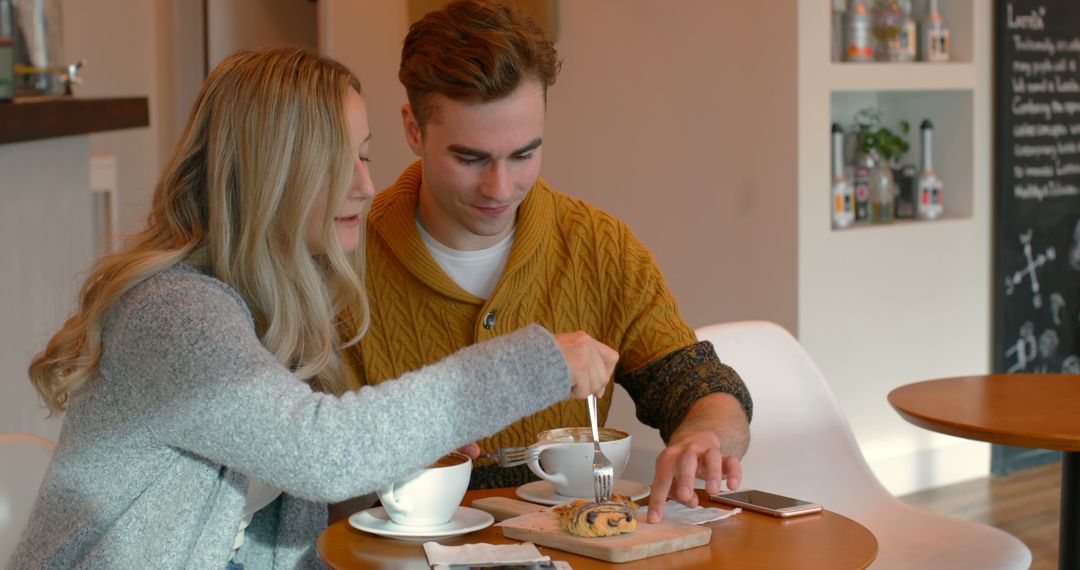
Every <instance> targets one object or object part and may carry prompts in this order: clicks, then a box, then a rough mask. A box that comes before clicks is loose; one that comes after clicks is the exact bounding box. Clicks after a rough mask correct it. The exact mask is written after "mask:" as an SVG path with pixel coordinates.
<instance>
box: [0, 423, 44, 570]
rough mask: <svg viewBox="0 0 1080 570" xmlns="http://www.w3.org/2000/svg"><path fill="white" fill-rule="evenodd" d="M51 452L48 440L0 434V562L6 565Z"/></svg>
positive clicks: (36, 492)
mask: <svg viewBox="0 0 1080 570" xmlns="http://www.w3.org/2000/svg"><path fill="white" fill-rule="evenodd" d="M52 453H53V444H52V442H50V441H49V440H47V439H44V438H41V437H38V436H36V435H30V434H24V433H18V434H0V564H7V561H8V559H9V558H11V555H12V553H13V552H14V551H15V545H16V544H18V542H19V536H20V535H21V534H22V531H23V528H24V527H25V526H26V521H27V520H28V519H29V518H30V511H31V510H32V509H33V508H34V501H35V500H37V494H38V488H39V487H40V486H41V480H42V479H44V478H45V471H46V469H48V467H49V461H50V460H51V459H52Z"/></svg>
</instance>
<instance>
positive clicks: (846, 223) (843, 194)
mask: <svg viewBox="0 0 1080 570" xmlns="http://www.w3.org/2000/svg"><path fill="white" fill-rule="evenodd" d="M832 175H833V179H832V227H833V228H834V229H843V228H850V227H851V225H852V224H854V223H855V204H854V202H855V191H854V188H852V186H851V182H850V181H848V179H847V177H845V176H844V129H842V128H841V127H840V124H839V123H833V125H832Z"/></svg>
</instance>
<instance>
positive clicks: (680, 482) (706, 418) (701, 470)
mask: <svg viewBox="0 0 1080 570" xmlns="http://www.w3.org/2000/svg"><path fill="white" fill-rule="evenodd" d="M749 441H750V429H749V425H748V424H747V421H746V413H745V412H743V409H742V406H741V405H740V404H739V402H738V400H736V399H735V398H734V397H732V396H731V395H729V394H723V393H715V394H709V395H708V396H705V397H704V398H702V399H700V400H698V401H697V402H696V403H695V404H694V405H693V407H691V408H690V411H689V412H688V413H687V414H686V417H685V418H684V419H683V421H682V423H681V424H679V428H678V429H676V430H675V433H673V434H672V435H671V440H670V441H669V442H668V447H667V449H665V450H664V451H663V452H662V453H660V456H659V457H657V459H656V475H655V476H654V477H653V482H652V492H651V496H650V498H649V515H648V522H649V523H653V524H655V523H658V522H660V521H661V520H663V518H664V506H665V503H667V500H666V499H667V498H668V497H672V498H674V499H675V500H677V501H679V502H680V503H682V504H684V505H686V506H688V507H696V506H697V505H698V497H697V493H696V492H694V479H704V480H705V490H706V492H708V493H709V494H710V495H712V494H715V493H719V492H720V491H721V490H722V487H721V485H722V481H723V480H724V479H727V486H728V489H733V490H734V489H737V488H738V487H739V484H740V483H741V482H742V463H741V462H740V459H739V458H740V457H742V456H743V454H745V453H746V448H747V447H748V445H749ZM672 491H673V492H672Z"/></svg>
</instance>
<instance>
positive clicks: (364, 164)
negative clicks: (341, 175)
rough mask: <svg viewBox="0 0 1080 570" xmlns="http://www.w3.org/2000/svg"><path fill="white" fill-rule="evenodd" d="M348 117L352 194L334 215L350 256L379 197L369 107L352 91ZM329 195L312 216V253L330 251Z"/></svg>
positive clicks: (308, 235)
mask: <svg viewBox="0 0 1080 570" xmlns="http://www.w3.org/2000/svg"><path fill="white" fill-rule="evenodd" d="M346 114H347V115H348V117H349V134H350V139H351V140H352V157H353V172H352V181H351V182H350V183H349V191H348V193H346V194H345V199H344V200H343V201H342V203H341V204H340V205H339V206H338V207H337V210H336V211H335V212H334V230H335V231H336V232H337V237H338V241H339V242H340V243H341V249H342V250H343V251H345V252H346V253H347V252H350V251H352V250H354V249H356V248H357V246H359V245H360V232H362V231H364V228H363V227H362V226H361V222H363V214H364V211H365V210H366V209H367V207H368V205H369V204H371V199H372V198H373V197H374V196H375V185H374V184H373V183H372V182H371V173H370V172H369V171H368V163H369V162H370V161H369V158H368V156H369V155H368V153H369V152H370V150H371V129H369V128H368V119H367V105H365V104H364V99H363V98H362V97H360V94H359V93H357V92H356V91H353V90H352V89H350V90H349V95H348V99H347V103H346ZM327 194H328V192H327V191H326V190H323V191H322V192H320V193H319V197H318V198H317V199H316V201H315V205H314V207H312V209H311V214H310V215H309V216H308V220H307V228H306V230H305V235H304V237H305V240H306V241H307V245H308V249H309V250H310V251H311V253H323V252H325V251H326V247H325V245H324V244H323V239H322V223H323V218H324V217H325V216H326V208H327V204H326V196H327Z"/></svg>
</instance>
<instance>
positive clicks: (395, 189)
mask: <svg viewBox="0 0 1080 570" xmlns="http://www.w3.org/2000/svg"><path fill="white" fill-rule="evenodd" d="M422 166H423V165H422V163H421V161H419V160H418V161H416V162H414V163H412V164H411V165H409V167H408V168H406V169H405V170H404V171H403V172H402V173H401V175H400V176H399V177H398V179H397V180H396V181H395V182H394V184H393V185H392V186H390V187H389V188H387V189H386V190H384V191H382V192H380V193H379V194H378V195H377V196H376V197H375V201H374V202H373V203H372V206H371V213H370V214H369V215H368V225H369V231H370V232H372V233H376V234H378V236H379V237H380V238H381V239H382V241H383V243H385V244H386V247H388V248H389V249H390V251H391V252H392V253H393V254H394V256H395V257H397V258H398V260H400V262H401V263H402V265H404V266H405V267H406V268H407V269H408V270H409V272H410V273H412V274H413V275H415V276H416V278H417V279H419V280H420V281H421V282H423V283H424V284H425V285H427V286H428V287H430V288H432V289H434V290H435V291H439V292H440V293H442V294H444V295H446V296H448V297H451V298H454V299H455V300H458V301H464V302H468V303H473V304H482V303H483V299H481V298H479V297H477V296H475V295H473V294H471V293H469V292H467V291H465V290H464V289H462V288H461V287H459V286H458V284H457V283H455V282H454V280H453V279H451V278H450V277H449V276H448V275H447V274H446V272H445V271H443V270H442V268H441V267H439V264H438V262H436V261H435V259H434V258H433V257H432V256H431V253H430V252H429V251H428V249H427V246H425V245H424V242H423V240H422V239H421V238H420V232H419V231H417V229H416V205H417V201H418V199H419V193H420V184H421V182H422V181H423V168H422ZM554 210H555V204H554V197H553V196H552V190H551V189H550V188H549V187H548V186H547V184H546V183H545V182H544V181H543V179H540V178H538V179H537V180H536V183H535V184H533V187H532V188H531V189H529V193H528V194H527V195H526V196H525V199H524V200H522V202H521V205H520V206H519V207H518V212H517V220H516V223H517V229H516V235H515V236H514V245H513V247H512V248H511V249H510V256H509V258H507V260H506V267H505V268H504V269H503V277H500V278H499V283H500V284H501V283H502V281H503V278H505V276H507V275H509V274H511V273H512V272H515V271H517V270H519V269H520V268H522V266H524V265H525V263H526V262H527V261H528V260H529V259H531V258H532V257H533V256H534V255H539V254H542V253H543V252H544V251H545V250H546V249H547V248H546V245H547V243H548V240H549V237H550V235H551V233H552V232H553V231H554V228H553V227H552V220H553V218H554ZM372 266H373V264H371V263H369V264H368V267H369V270H371V268H372ZM498 292H499V285H496V286H495V290H494V291H493V292H492V296H493V297H494V296H495V295H497V294H498Z"/></svg>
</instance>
